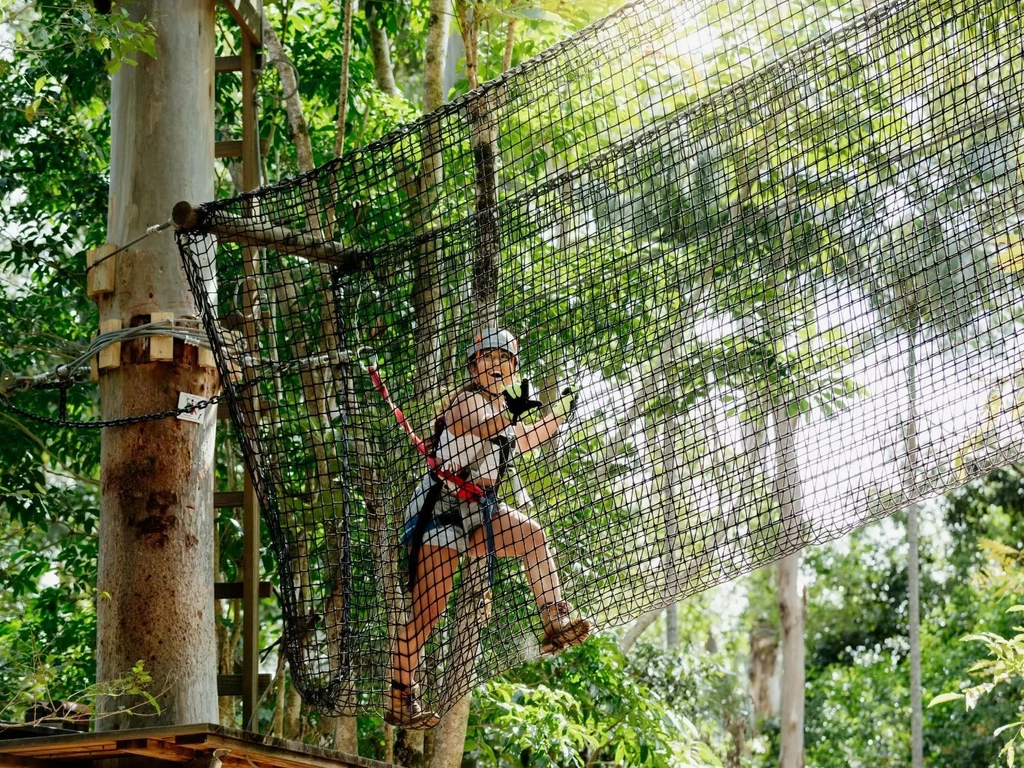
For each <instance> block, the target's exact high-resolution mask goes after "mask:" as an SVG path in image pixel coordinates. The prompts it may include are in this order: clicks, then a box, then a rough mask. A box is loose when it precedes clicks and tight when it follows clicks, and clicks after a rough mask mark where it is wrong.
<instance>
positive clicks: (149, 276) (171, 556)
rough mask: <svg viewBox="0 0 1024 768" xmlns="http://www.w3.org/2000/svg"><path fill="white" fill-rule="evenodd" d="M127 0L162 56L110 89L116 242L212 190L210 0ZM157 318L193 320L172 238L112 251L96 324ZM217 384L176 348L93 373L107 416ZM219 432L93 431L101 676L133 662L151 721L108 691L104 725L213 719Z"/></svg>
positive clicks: (133, 350)
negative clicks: (164, 357) (151, 701)
mask: <svg viewBox="0 0 1024 768" xmlns="http://www.w3.org/2000/svg"><path fill="white" fill-rule="evenodd" d="M125 6H126V8H127V9H128V10H129V12H130V14H131V15H132V18H134V19H136V20H139V19H141V18H142V17H143V16H145V17H146V18H148V19H150V20H151V21H152V22H153V23H154V24H155V25H156V31H157V39H156V46H157V56H156V58H152V59H151V58H149V57H147V56H141V57H139V63H138V66H134V67H122V68H121V70H120V71H119V72H118V73H117V74H116V75H115V76H114V78H113V82H112V86H111V158H110V207H109V214H108V222H107V228H108V239H109V240H110V241H111V242H113V243H125V242H128V241H129V240H130V239H132V238H134V237H137V236H139V235H141V234H142V233H143V232H144V230H145V228H146V227H148V226H150V225H152V224H157V223H160V222H162V221H164V220H166V219H167V217H168V215H169V211H170V210H171V208H172V206H173V205H174V203H175V202H176V201H178V200H209V199H211V198H212V197H213V100H212V98H211V94H212V92H213V72H214V45H213V44H214V7H215V4H214V0H181V2H179V3H176V4H175V8H174V13H167V12H166V9H165V8H164V7H163V6H162V5H161V4H160V3H159V2H156V0H139V1H137V2H131V3H126V4H125ZM158 311H164V312H173V313H174V316H175V317H176V318H178V317H194V316H195V303H194V301H193V299H192V296H191V294H190V293H189V290H188V287H187V285H186V283H185V279H184V276H183V274H182V272H181V268H180V263H179V256H178V250H177V248H176V247H175V244H174V238H173V235H172V234H171V233H170V232H169V231H165V232H163V233H161V234H159V235H155V236H151V237H149V238H147V239H146V240H143V241H142V242H140V243H139V244H138V245H137V246H135V247H134V248H133V249H132V250H130V251H127V252H125V253H123V254H120V255H119V256H118V257H117V292H116V293H115V294H114V295H113V296H112V298H110V299H106V300H104V301H102V302H101V303H100V317H101V319H103V320H120V321H121V324H122V326H123V327H128V326H131V325H137V324H140V323H143V322H146V321H148V320H149V316H150V314H151V313H153V312H158ZM218 389H219V382H218V379H217V375H216V372H215V371H213V370H207V369H204V368H200V367H199V366H198V365H197V351H196V350H195V348H188V347H185V346H184V345H183V344H181V343H180V342H175V354H174V360H173V362H166V363H165V362H161V363H150V362H149V347H148V344H146V343H145V342H130V343H125V344H123V345H122V348H121V365H120V367H118V368H114V369H110V370H107V371H105V372H103V373H102V374H101V376H100V393H101V401H102V414H103V418H105V419H112V418H120V417H124V416H133V415H139V414H146V413H153V412H155V411H164V410H169V409H172V408H174V407H176V406H177V403H178V393H179V392H191V393H194V394H197V395H200V396H201V397H209V396H211V395H213V394H215V393H216V391H217V390H218ZM207 413H209V412H207ZM215 427H216V420H215V419H212V418H208V419H205V420H204V421H203V423H201V424H195V423H191V422H186V421H181V420H178V419H165V420H162V421H156V422H149V423H145V424H137V425H133V426H123V427H112V428H108V429H105V430H103V435H102V444H101V463H102V488H101V493H100V541H99V573H98V584H97V587H98V590H99V593H100V594H103V595H104V598H103V599H101V600H99V601H98V608H97V622H98V627H97V652H96V655H97V680H98V681H99V682H106V681H110V680H113V679H116V678H120V677H123V676H124V675H126V674H127V673H128V672H129V671H130V670H131V668H132V667H133V666H134V665H135V664H136V663H137V662H139V661H142V662H143V664H144V665H145V668H146V670H147V671H148V672H149V673H150V674H151V675H152V677H153V684H152V687H151V692H152V694H153V695H154V696H155V698H156V699H157V701H158V702H159V703H160V712H159V714H156V715H153V716H150V717H145V718H135V717H131V716H130V715H128V714H125V713H122V714H113V713H115V712H117V711H118V710H122V709H123V708H125V707H127V706H131V705H136V704H138V703H139V702H138V700H137V698H135V697H131V700H129V699H128V698H127V697H121V698H120V699H114V698H112V697H104V698H102V699H101V700H100V701H99V703H98V712H99V714H100V715H107V716H105V717H100V718H99V719H98V720H97V723H96V725H97V728H98V729H100V730H109V729H120V728H127V727H133V726H140V725H142V724H145V725H147V726H156V725H171V724H182V723H196V722H206V723H209V722H216V721H217V717H218V708H217V642H216V635H215V631H214V626H213V614H214V608H213V581H214V570H213V569H214V564H213V537H214V530H213V509H212V506H213V475H212V472H211V467H212V466H213V458H214V434H215ZM108 595H109V597H108Z"/></svg>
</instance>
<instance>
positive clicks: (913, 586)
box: [904, 322, 924, 768]
mask: <svg viewBox="0 0 1024 768" xmlns="http://www.w3.org/2000/svg"><path fill="white" fill-rule="evenodd" d="M917 325H918V323H917V322H915V323H914V327H913V330H912V331H911V332H910V333H909V334H907V343H908V346H907V398H908V400H909V401H910V404H909V414H908V416H907V429H906V435H905V438H904V448H905V450H906V464H905V466H904V492H905V493H907V494H910V495H916V493H917V489H916V484H917ZM919 508H920V507H919V505H918V504H911V505H910V506H909V507H908V508H907V542H908V545H909V550H910V551H909V553H908V563H907V571H908V572H907V592H908V606H907V610H908V612H909V616H908V617H907V619H908V622H909V624H910V759H911V766H912V768H921V766H923V765H924V724H923V710H922V708H923V703H922V701H921V603H920V596H921V579H920V574H919V571H918V563H919V560H918V536H917V515H918V510H919Z"/></svg>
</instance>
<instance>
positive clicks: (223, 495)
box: [213, 491, 245, 509]
mask: <svg viewBox="0 0 1024 768" xmlns="http://www.w3.org/2000/svg"><path fill="white" fill-rule="evenodd" d="M243 506H245V494H244V492H242V491H216V492H214V494H213V508H214V509H228V508H229V507H233V508H235V509H239V508H241V507H243Z"/></svg>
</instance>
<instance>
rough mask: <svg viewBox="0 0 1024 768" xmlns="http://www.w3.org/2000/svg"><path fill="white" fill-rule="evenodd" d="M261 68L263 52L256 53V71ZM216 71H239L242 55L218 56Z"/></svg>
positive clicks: (240, 69) (259, 70)
mask: <svg viewBox="0 0 1024 768" xmlns="http://www.w3.org/2000/svg"><path fill="white" fill-rule="evenodd" d="M262 70H263V54H262V53H257V54H256V71H257V72H261V71H262ZM215 71H216V72H241V71H242V57H241V56H218V57H217V66H216V69H215Z"/></svg>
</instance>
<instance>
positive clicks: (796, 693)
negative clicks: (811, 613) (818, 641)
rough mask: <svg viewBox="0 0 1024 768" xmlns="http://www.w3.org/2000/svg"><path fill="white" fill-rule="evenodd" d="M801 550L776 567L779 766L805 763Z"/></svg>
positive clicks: (796, 767)
mask: <svg viewBox="0 0 1024 768" xmlns="http://www.w3.org/2000/svg"><path fill="white" fill-rule="evenodd" d="M799 573H800V553H799V552H797V553H796V554H792V555H789V556H788V557H786V558H784V559H782V560H780V561H779V562H778V565H777V566H776V575H777V578H778V601H779V619H780V623H781V624H782V712H781V718H780V721H781V722H780V724H779V731H780V732H779V742H780V748H779V768H803V766H804V605H803V601H802V600H801V598H800V588H799V584H798V581H799Z"/></svg>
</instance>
